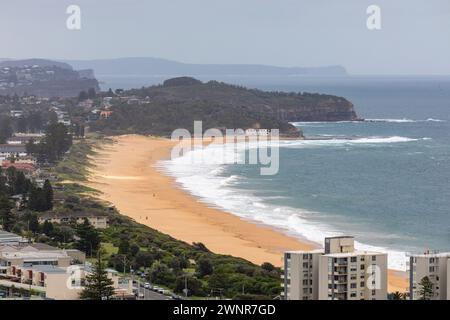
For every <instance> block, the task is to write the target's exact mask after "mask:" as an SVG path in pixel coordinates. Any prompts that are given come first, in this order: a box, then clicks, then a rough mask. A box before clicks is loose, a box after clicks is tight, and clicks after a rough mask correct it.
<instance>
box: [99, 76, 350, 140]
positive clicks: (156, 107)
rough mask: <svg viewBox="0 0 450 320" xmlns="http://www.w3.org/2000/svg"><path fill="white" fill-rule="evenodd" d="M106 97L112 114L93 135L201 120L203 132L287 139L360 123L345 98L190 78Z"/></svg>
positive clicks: (164, 130)
mask: <svg viewBox="0 0 450 320" xmlns="http://www.w3.org/2000/svg"><path fill="white" fill-rule="evenodd" d="M108 95H110V96H112V97H109V98H110V101H111V104H112V107H111V111H113V113H112V114H111V116H109V117H108V118H106V119H100V120H99V121H97V122H95V123H92V124H91V128H92V129H93V130H98V131H103V132H107V133H123V132H128V133H135V132H137V133H146V134H162V135H169V134H170V133H171V132H172V131H173V130H174V129H176V128H186V129H192V126H193V122H194V120H202V121H203V126H204V128H229V129H230V128H242V129H248V128H265V129H280V132H281V133H282V134H284V135H290V136H301V132H299V131H298V130H297V129H296V128H295V127H293V126H292V125H291V124H289V122H294V121H345V120H356V119H358V117H357V115H356V113H355V110H354V107H353V105H352V104H351V103H350V102H349V101H347V100H346V99H344V98H341V97H336V96H331V95H321V94H311V93H283V92H265V91H260V90H255V89H247V88H244V87H238V86H234V85H229V84H225V83H221V82H217V81H209V82H206V83H203V82H201V81H199V80H196V79H194V78H189V77H180V78H173V79H169V80H166V81H165V82H164V83H163V84H162V85H158V86H151V87H147V88H141V89H132V90H128V91H123V92H120V96H119V95H118V94H113V93H112V92H109V93H108ZM123 97H128V101H127V102H123V101H124V99H123Z"/></svg>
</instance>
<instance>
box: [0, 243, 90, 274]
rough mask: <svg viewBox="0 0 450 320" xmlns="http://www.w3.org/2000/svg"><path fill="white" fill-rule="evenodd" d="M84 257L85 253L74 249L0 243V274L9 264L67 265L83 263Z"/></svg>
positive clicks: (30, 265)
mask: <svg viewBox="0 0 450 320" xmlns="http://www.w3.org/2000/svg"><path fill="white" fill-rule="evenodd" d="M85 259H86V255H85V254H84V253H83V252H81V251H79V250H75V249H71V250H63V249H58V248H55V247H52V246H48V245H44V244H18V245H11V244H8V245H0V275H1V274H5V273H6V271H7V270H8V267H11V266H16V267H34V266H55V267H68V266H70V265H71V264H72V263H73V262H78V263H80V262H81V263H83V262H84V261H85Z"/></svg>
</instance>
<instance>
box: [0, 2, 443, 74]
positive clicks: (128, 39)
mask: <svg viewBox="0 0 450 320" xmlns="http://www.w3.org/2000/svg"><path fill="white" fill-rule="evenodd" d="M71 4H77V5H79V6H80V8H81V30H76V31H73V30H68V29H67V28H66V20H67V18H68V16H69V15H68V14H67V13H66V9H67V7H68V6H69V5H71ZM372 4H376V5H378V6H379V7H380V8H381V21H382V28H381V30H372V31H371V30H368V29H367V27H366V20H367V17H368V15H367V13H366V9H367V7H368V6H369V5H372ZM449 18H450V2H449V1H447V0H431V1H427V2H423V1H421V0H409V1H395V2H392V1H388V0H377V1H375V2H374V1H373V0H372V1H369V0H342V1H340V2H339V3H326V2H325V1H306V0H298V1H294V0H280V1H277V2H276V3H275V2H273V1H269V0H247V1H245V2H242V1H238V0H229V1H226V2H225V1H220V2H219V1H206V0H192V1H189V2H186V1H182V0H172V1H163V0H151V1H145V2H143V1H138V0H130V1H127V2H126V3H124V2H122V1H118V0H109V1H106V0H98V1H96V2H95V3H93V2H92V1H88V0H78V1H76V3H74V1H72V0H58V1H56V0H41V1H39V3H36V2H35V1H26V0H18V1H15V2H14V3H5V4H2V10H1V11H0V37H1V38H2V39H3V41H4V45H3V46H2V52H1V54H0V55H1V56H2V58H11V59H24V58H44V59H51V60H103V59H117V58H121V57H123V58H128V57H153V58H159V59H167V60H171V61H177V62H182V63H189V64H256V65H269V66H280V67H307V68H309V67H324V66H335V65H339V66H342V67H344V68H345V69H346V70H347V72H348V73H349V74H351V75H399V76H403V75H450V59H448V57H449V56H450V42H449V41H447V40H446V38H447V37H448V30H450V19H449Z"/></svg>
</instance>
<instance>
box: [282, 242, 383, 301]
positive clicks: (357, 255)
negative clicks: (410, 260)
mask: <svg viewBox="0 0 450 320" xmlns="http://www.w3.org/2000/svg"><path fill="white" fill-rule="evenodd" d="M283 278H284V284H283V286H284V292H283V296H284V298H285V299H286V300H385V299H387V254H385V253H379V252H369V251H358V250H355V247H354V238H353V237H348V236H345V237H330V238H325V248H324V250H314V251H288V252H285V254H284V276H283Z"/></svg>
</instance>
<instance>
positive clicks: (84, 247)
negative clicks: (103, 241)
mask: <svg viewBox="0 0 450 320" xmlns="http://www.w3.org/2000/svg"><path fill="white" fill-rule="evenodd" d="M77 236H78V237H79V238H80V239H79V240H78V241H77V243H76V247H77V249H78V250H81V251H83V252H85V253H86V254H88V255H89V256H92V253H94V252H96V251H97V249H98V248H99V246H100V235H99V233H98V231H97V230H96V229H95V228H94V227H93V226H92V225H91V224H90V223H89V220H88V219H86V218H85V219H84V222H83V223H82V224H79V225H78V226H77Z"/></svg>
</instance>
